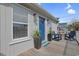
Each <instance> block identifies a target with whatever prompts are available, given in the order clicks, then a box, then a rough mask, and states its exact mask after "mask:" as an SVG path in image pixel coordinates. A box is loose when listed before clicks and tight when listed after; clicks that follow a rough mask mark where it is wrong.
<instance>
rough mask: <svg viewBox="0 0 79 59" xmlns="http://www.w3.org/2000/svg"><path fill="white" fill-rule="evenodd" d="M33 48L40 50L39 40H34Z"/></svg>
mask: <svg viewBox="0 0 79 59" xmlns="http://www.w3.org/2000/svg"><path fill="white" fill-rule="evenodd" d="M34 48H36V49H40V48H41V40H40V39H36V38H34Z"/></svg>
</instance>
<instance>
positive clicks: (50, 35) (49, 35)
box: [48, 33, 52, 41]
mask: <svg viewBox="0 0 79 59" xmlns="http://www.w3.org/2000/svg"><path fill="white" fill-rule="evenodd" d="M51 40H52V34H51V33H50V34H48V41H51Z"/></svg>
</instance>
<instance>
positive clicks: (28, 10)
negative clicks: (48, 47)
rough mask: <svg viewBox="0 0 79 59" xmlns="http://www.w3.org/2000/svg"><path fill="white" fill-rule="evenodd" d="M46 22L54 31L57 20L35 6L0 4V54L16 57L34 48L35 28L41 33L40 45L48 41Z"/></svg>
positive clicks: (27, 4) (28, 4)
mask: <svg viewBox="0 0 79 59" xmlns="http://www.w3.org/2000/svg"><path fill="white" fill-rule="evenodd" d="M48 21H49V22H50V23H51V27H52V30H53V31H56V30H57V22H58V20H57V19H56V18H55V17H54V16H52V15H50V14H49V13H48V12H46V11H45V10H44V9H42V8H41V7H40V6H39V5H37V4H30V3H25V4H0V53H2V54H4V55H17V54H19V53H21V52H23V51H24V50H29V49H31V48H34V41H33V37H32V35H33V32H34V30H35V29H36V28H38V30H39V31H40V32H42V33H40V35H41V36H43V38H44V39H43V40H42V43H43V42H45V41H48V40H47V34H48V29H49V26H48V25H47V24H48ZM42 46H43V44H42Z"/></svg>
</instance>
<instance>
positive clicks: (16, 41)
mask: <svg viewBox="0 0 79 59" xmlns="http://www.w3.org/2000/svg"><path fill="white" fill-rule="evenodd" d="M29 40H31V39H29V38H28V37H23V38H17V39H14V40H12V42H11V43H10V45H13V44H18V43H22V42H25V41H29Z"/></svg>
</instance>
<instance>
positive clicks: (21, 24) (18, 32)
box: [13, 5, 28, 39]
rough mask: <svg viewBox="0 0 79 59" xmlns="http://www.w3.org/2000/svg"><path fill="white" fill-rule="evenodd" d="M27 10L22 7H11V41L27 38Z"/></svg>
mask: <svg viewBox="0 0 79 59" xmlns="http://www.w3.org/2000/svg"><path fill="white" fill-rule="evenodd" d="M27 15H28V14H27V10H26V8H24V7H23V6H20V5H13V39H17V38H22V37H27V35H28V20H27V19H28V18H27Z"/></svg>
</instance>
